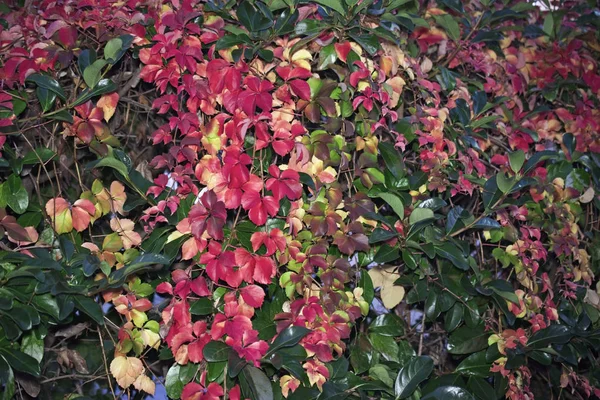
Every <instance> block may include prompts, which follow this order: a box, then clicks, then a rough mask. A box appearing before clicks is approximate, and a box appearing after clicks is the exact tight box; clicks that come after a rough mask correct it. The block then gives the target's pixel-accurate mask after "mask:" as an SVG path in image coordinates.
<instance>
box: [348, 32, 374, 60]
mask: <svg viewBox="0 0 600 400" xmlns="http://www.w3.org/2000/svg"><path fill="white" fill-rule="evenodd" d="M349 36H350V37H351V38H352V39H354V40H356V43H358V44H360V47H362V48H363V49H365V50H366V51H367V53H369V54H370V55H371V56H373V55H375V54H376V53H377V51H378V50H379V48H380V44H379V39H378V38H377V36H375V35H371V34H361V35H359V34H356V33H352V32H350V33H349Z"/></svg>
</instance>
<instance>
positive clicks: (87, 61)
mask: <svg viewBox="0 0 600 400" xmlns="http://www.w3.org/2000/svg"><path fill="white" fill-rule="evenodd" d="M96 57H97V56H96V50H94V49H83V50H81V53H79V56H78V57H77V66H78V67H79V71H81V72H83V71H85V69H86V68H87V67H88V66H90V65H92V64H93V63H94V61H96Z"/></svg>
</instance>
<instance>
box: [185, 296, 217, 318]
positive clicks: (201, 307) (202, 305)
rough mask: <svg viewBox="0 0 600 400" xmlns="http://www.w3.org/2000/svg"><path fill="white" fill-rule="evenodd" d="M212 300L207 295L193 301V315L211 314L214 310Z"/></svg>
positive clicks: (191, 308) (191, 310)
mask: <svg viewBox="0 0 600 400" xmlns="http://www.w3.org/2000/svg"><path fill="white" fill-rule="evenodd" d="M214 310H215V308H214V307H213V304H212V301H210V300H209V299H207V298H206V297H202V298H200V299H198V300H196V301H194V302H193V303H192V305H191V306H190V313H191V314H192V315H210V314H212V313H213V312H214Z"/></svg>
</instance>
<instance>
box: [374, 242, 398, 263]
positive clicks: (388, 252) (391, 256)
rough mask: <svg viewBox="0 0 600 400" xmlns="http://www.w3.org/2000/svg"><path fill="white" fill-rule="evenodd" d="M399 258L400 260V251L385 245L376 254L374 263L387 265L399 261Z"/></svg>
mask: <svg viewBox="0 0 600 400" xmlns="http://www.w3.org/2000/svg"><path fill="white" fill-rule="evenodd" d="M398 258H400V251H399V250H398V248H397V247H391V246H388V245H387V244H384V245H382V246H381V247H380V248H379V250H377V252H376V253H375V257H373V261H374V262H376V263H378V264H385V263H389V262H392V261H394V260H397V259H398Z"/></svg>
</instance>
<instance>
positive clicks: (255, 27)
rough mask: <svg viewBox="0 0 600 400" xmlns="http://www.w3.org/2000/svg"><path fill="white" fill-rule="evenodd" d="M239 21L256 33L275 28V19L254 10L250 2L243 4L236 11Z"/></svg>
mask: <svg viewBox="0 0 600 400" xmlns="http://www.w3.org/2000/svg"><path fill="white" fill-rule="evenodd" d="M236 15H237V18H238V21H240V23H241V24H242V25H244V26H245V27H246V29H248V31H250V33H256V32H260V31H263V30H265V29H268V28H270V27H271V26H273V19H272V18H268V17H267V16H265V15H264V14H263V13H262V12H260V10H257V9H255V8H254V6H253V5H252V3H251V2H250V1H244V2H242V3H241V4H240V5H239V6H238V7H237V10H236Z"/></svg>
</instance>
